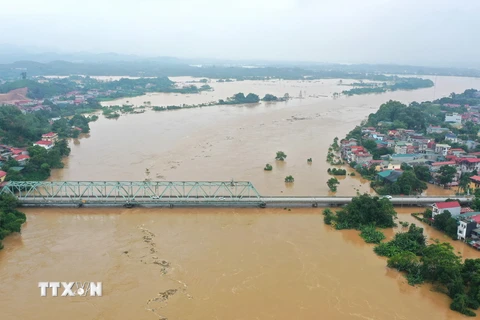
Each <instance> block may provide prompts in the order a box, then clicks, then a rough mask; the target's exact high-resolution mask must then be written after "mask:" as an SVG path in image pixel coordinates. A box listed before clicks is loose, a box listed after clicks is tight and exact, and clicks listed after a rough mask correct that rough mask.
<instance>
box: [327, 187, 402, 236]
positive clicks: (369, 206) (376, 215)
mask: <svg viewBox="0 0 480 320" xmlns="http://www.w3.org/2000/svg"><path fill="white" fill-rule="evenodd" d="M396 216H397V214H396V212H395V210H394V209H393V205H392V203H391V202H390V201H388V200H387V199H380V198H379V197H371V196H370V195H368V194H363V195H360V196H357V197H355V198H353V199H352V202H350V203H349V204H348V205H347V206H346V207H345V208H344V209H342V210H340V211H338V212H336V213H335V214H333V213H332V221H334V222H335V227H336V228H337V229H358V230H360V229H361V228H362V227H364V226H370V225H372V226H376V227H379V228H391V227H393V226H395V222H394V219H395V218H396Z"/></svg>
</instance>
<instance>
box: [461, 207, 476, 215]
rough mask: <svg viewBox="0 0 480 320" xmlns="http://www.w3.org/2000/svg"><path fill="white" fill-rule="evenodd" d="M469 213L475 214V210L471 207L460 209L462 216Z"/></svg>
mask: <svg viewBox="0 0 480 320" xmlns="http://www.w3.org/2000/svg"><path fill="white" fill-rule="evenodd" d="M468 212H475V210H473V209H472V208H470V207H465V208H461V209H460V214H464V213H468Z"/></svg>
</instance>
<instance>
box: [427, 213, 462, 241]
mask: <svg viewBox="0 0 480 320" xmlns="http://www.w3.org/2000/svg"><path fill="white" fill-rule="evenodd" d="M432 225H433V226H434V227H435V228H436V229H438V230H440V231H443V232H445V233H446V234H447V235H448V236H449V237H450V238H452V239H453V240H457V220H455V218H452V214H451V213H450V211H448V210H445V211H444V212H443V213H441V214H437V215H436V216H435V220H433V224H432Z"/></svg>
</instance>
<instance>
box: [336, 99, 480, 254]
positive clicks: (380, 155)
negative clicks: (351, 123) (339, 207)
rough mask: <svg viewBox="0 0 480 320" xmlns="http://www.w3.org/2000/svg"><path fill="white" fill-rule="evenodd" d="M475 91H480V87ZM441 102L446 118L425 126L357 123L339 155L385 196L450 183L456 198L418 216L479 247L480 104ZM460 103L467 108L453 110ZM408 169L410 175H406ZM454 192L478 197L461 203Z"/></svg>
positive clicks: (414, 191) (415, 192)
mask: <svg viewBox="0 0 480 320" xmlns="http://www.w3.org/2000/svg"><path fill="white" fill-rule="evenodd" d="M475 97H476V98H478V97H479V93H478V92H475ZM441 107H442V108H443V110H442V113H443V115H442V116H441V118H442V119H444V121H443V124H441V125H438V123H437V125H432V124H427V125H426V126H425V130H411V129H404V128H394V122H389V121H378V122H377V123H376V126H361V127H358V128H357V131H358V134H357V135H356V137H355V138H354V137H352V134H350V137H348V139H344V140H342V141H340V144H339V148H338V152H339V156H340V158H341V159H342V161H344V162H346V163H348V164H349V165H350V166H351V167H352V168H354V169H355V170H356V171H357V172H359V173H360V174H362V176H364V177H366V178H368V179H370V180H371V187H372V188H374V190H375V191H377V193H379V194H380V195H383V196H384V197H386V198H391V196H390V195H389V194H392V195H400V196H401V195H404V194H408V195H414V194H417V195H420V194H423V193H424V191H426V189H427V183H429V184H434V185H438V186H442V187H443V188H445V189H450V190H451V192H452V193H451V194H452V196H451V198H452V199H449V200H447V201H446V202H438V203H434V204H433V205H432V207H431V209H427V210H426V211H425V212H424V213H420V214H418V215H415V217H416V218H417V219H419V220H421V221H423V222H426V223H428V224H430V225H433V226H434V227H436V228H437V229H439V230H441V231H443V232H445V233H446V234H448V235H449V236H450V237H452V238H453V239H459V240H462V241H464V242H466V243H468V244H469V245H470V246H472V247H474V248H476V249H478V250H480V206H479V203H477V201H476V198H477V196H478V195H479V191H480V175H479V172H480V152H479V151H480V150H479V145H480V144H479V143H478V137H479V136H480V132H478V131H476V132H473V134H472V131H473V130H478V128H480V127H478V124H479V123H480V112H479V111H480V106H469V105H466V104H464V105H461V104H452V103H445V104H443V105H442V106H441ZM456 109H463V110H464V112H454V111H455V110H456ZM369 124H370V125H371V124H372V122H370V123H369ZM465 127H469V130H470V132H469V134H466V133H465V130H463V131H462V129H463V128H465ZM372 150H373V152H372ZM374 158H375V159H374ZM335 164H336V163H335ZM406 175H409V177H408V179H403V180H402V176H403V177H404V178H405V176H406ZM414 180H417V181H416V182H415V181H414ZM400 181H401V183H400ZM387 192H389V193H388V195H387ZM390 192H392V193H390ZM454 194H457V195H460V194H462V195H467V196H468V195H472V196H473V195H475V200H474V201H473V202H472V203H471V204H470V206H468V207H467V206H464V207H462V206H461V205H460V203H459V202H458V201H456V200H455V199H454V198H455V196H454ZM420 216H423V218H420Z"/></svg>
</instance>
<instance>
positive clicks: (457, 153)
mask: <svg viewBox="0 0 480 320" xmlns="http://www.w3.org/2000/svg"><path fill="white" fill-rule="evenodd" d="M448 153H449V154H453V155H455V156H457V157H458V156H460V155H461V154H466V152H465V150H463V149H461V148H453V149H450V150H449V151H448Z"/></svg>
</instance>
